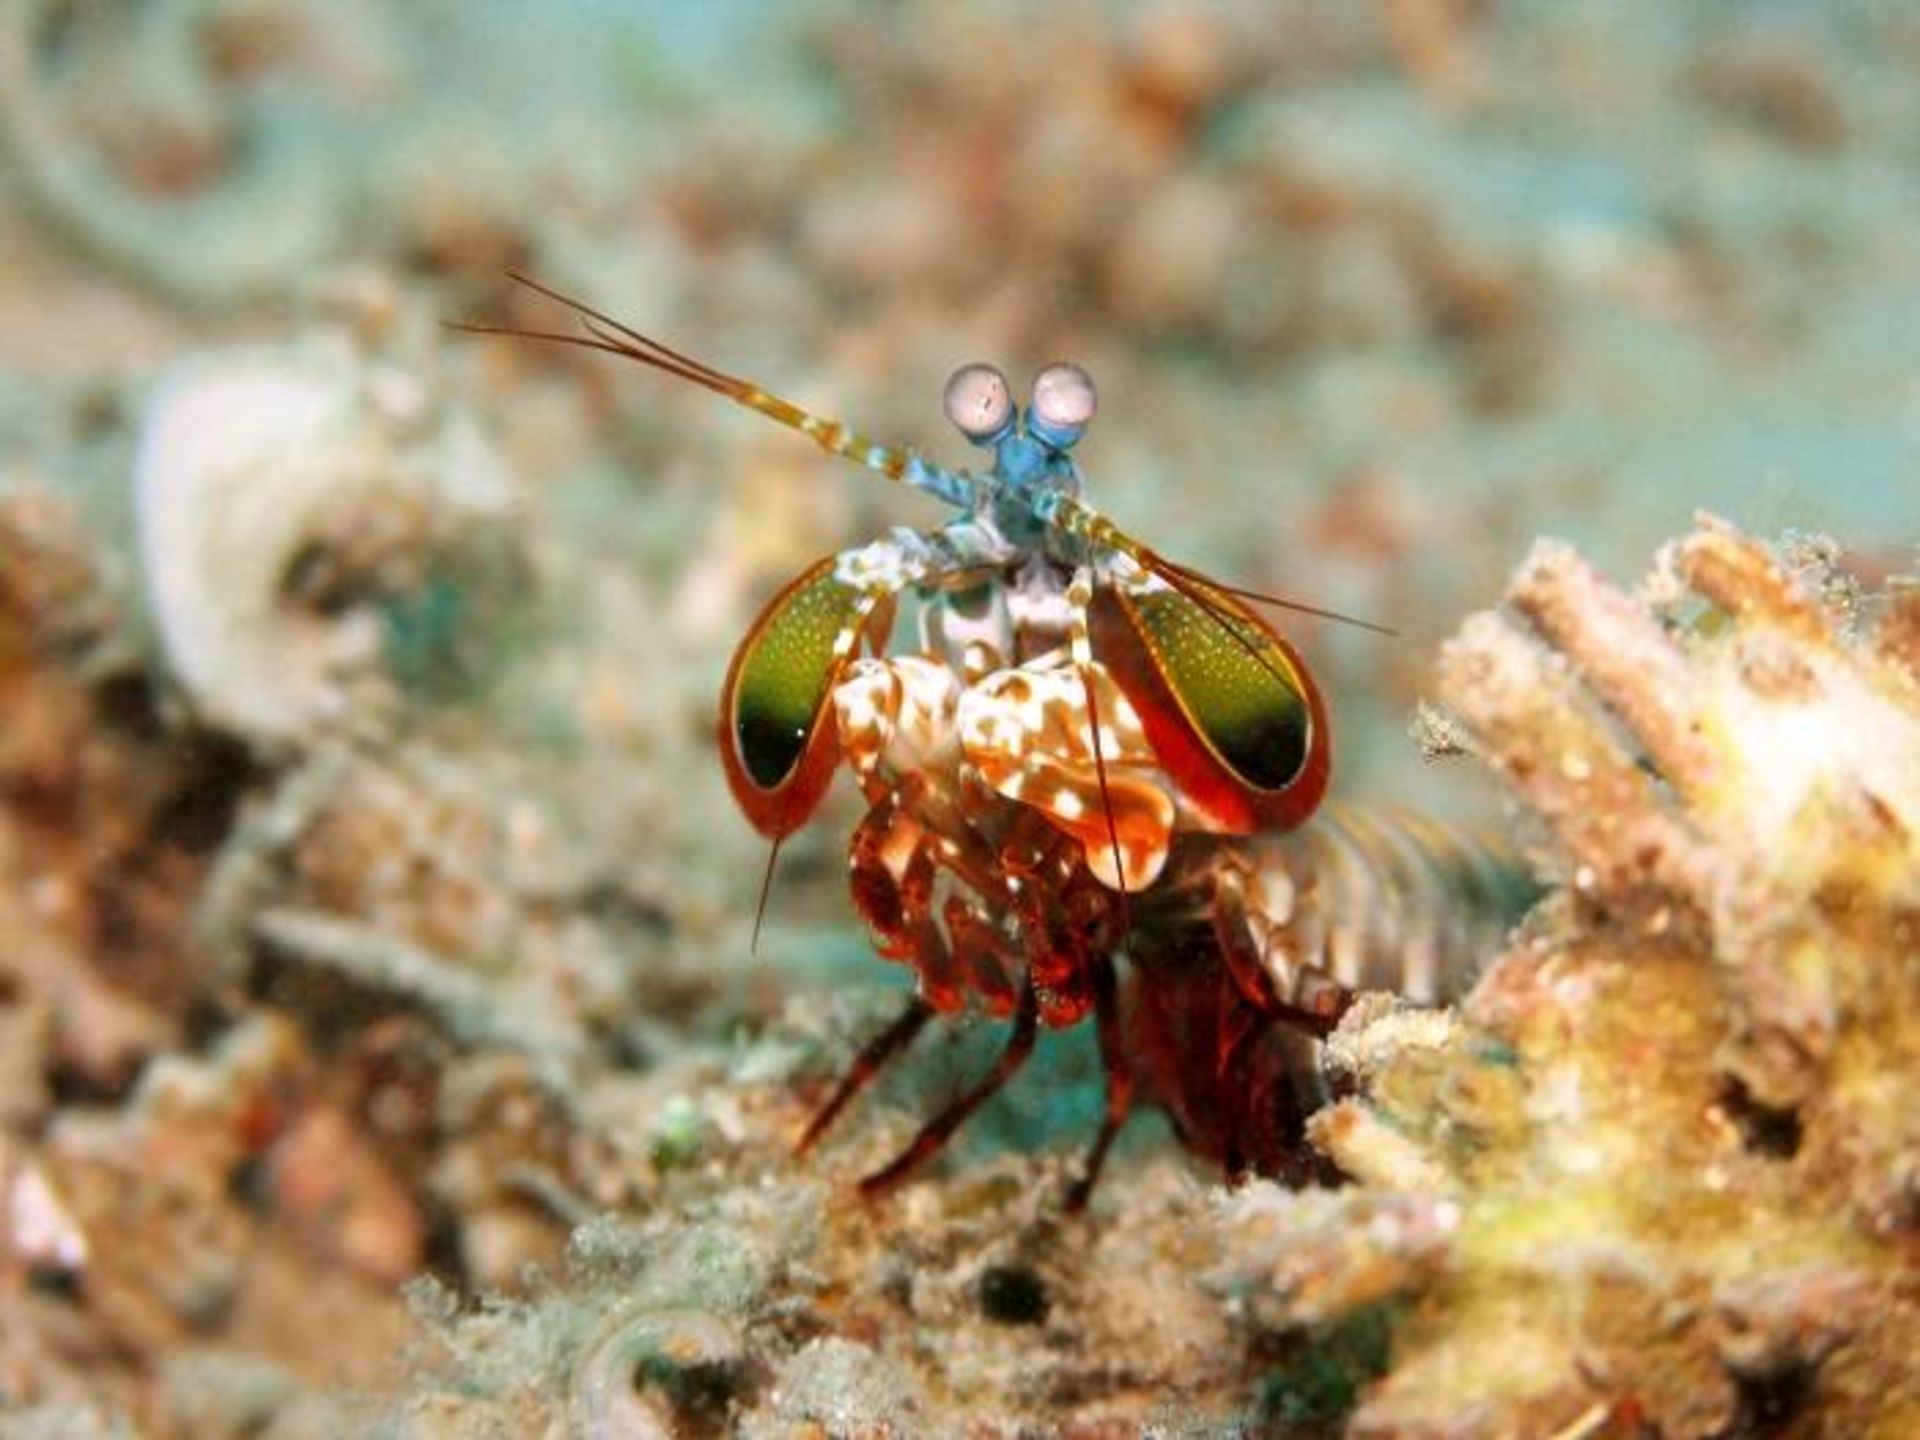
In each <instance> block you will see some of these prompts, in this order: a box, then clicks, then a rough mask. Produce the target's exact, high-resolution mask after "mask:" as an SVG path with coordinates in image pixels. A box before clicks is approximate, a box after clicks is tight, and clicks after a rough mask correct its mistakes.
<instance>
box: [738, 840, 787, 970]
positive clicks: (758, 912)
mask: <svg viewBox="0 0 1920 1440" xmlns="http://www.w3.org/2000/svg"><path fill="white" fill-rule="evenodd" d="M786 838H787V837H786V836H784V835H776V836H774V837H773V844H771V845H769V846H768V847H767V870H766V873H765V874H764V875H762V876H761V877H760V903H759V904H757V905H755V906H754V907H753V939H752V940H751V941H750V942H749V943H748V945H747V954H748V955H758V954H759V953H760V922H761V921H763V920H765V919H766V918H767V897H768V896H769V895H771V894H772V893H773V867H774V865H775V863H776V862H777V861H778V860H779V859H780V842H781V841H783V840H785V839H786Z"/></svg>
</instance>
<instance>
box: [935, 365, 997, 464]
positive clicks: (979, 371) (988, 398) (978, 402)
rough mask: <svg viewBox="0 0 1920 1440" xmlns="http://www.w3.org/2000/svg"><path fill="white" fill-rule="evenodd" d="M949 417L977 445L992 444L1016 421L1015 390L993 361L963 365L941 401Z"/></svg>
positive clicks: (955, 373) (950, 382)
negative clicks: (1014, 408) (1014, 415)
mask: <svg viewBox="0 0 1920 1440" xmlns="http://www.w3.org/2000/svg"><path fill="white" fill-rule="evenodd" d="M941 403H942V405H944V406H945V407H946V412H947V419H949V420H951V421H952V422H953V423H954V426H955V427H956V428H957V429H958V430H959V431H960V433H961V434H962V435H964V436H966V437H967V439H969V440H971V441H972V442H973V443H974V444H976V445H991V444H993V443H994V442H995V441H997V440H998V439H1000V437H1001V436H1003V435H1005V434H1006V433H1007V428H1008V427H1009V426H1010V425H1012V424H1013V392H1012V391H1010V390H1008V389H1007V377H1006V376H1004V375H1002V374H1001V373H1000V372H999V371H998V370H996V369H994V368H993V366H991V365H962V366H961V367H960V368H959V369H958V370H956V371H954V372H953V378H952V379H950V380H948V381H947V393H946V395H945V397H944V398H943V399H942V401H941Z"/></svg>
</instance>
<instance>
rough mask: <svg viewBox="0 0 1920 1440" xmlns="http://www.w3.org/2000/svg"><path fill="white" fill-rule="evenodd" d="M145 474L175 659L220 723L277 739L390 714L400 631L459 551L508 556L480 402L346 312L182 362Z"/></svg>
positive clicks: (159, 612) (153, 423)
mask: <svg viewBox="0 0 1920 1440" xmlns="http://www.w3.org/2000/svg"><path fill="white" fill-rule="evenodd" d="M133 487H134V501H135V514H136V519H137V523H138V536H139V552H140V558H141V569H142V574H143V578H144V582H145V588H146V600H147V606H148V609H149V611H150V613H151V615H152V617H153V622H154V624H155V626H156V627H157V629H158V631H159V635H160V639H161V643H162V648H163V650H164V653H165V656H166V659H167V663H168V666H169V669H170V670H171V672H172V674H173V675H174V676H175V678H176V679H177V680H178V681H179V683H180V684H181V686H182V687H183V688H184V689H185V691H186V692H187V695H188V696H189V698H190V699H191V700H192V702H193V704H194V706H195V709H196V711H197V712H198V713H199V714H200V715H201V716H202V717H203V718H204V719H205V721H206V722H207V723H208V724H210V725H213V726H217V727H219V728H222V729H227V730H230V731H232V732H233V733H235V734H238V735H241V736H244V737H247V738H249V739H251V740H254V741H256V742H259V743H262V744H270V743H281V744H284V743H286V742H288V741H290V740H293V739H303V738H307V737H308V736H310V735H312V734H314V733H316V732H320V731H325V730H329V729H331V730H333V731H335V732H342V731H345V730H347V729H348V728H349V727H351V726H356V725H357V726H360V727H365V726H366V725H368V724H370V723H372V722H373V718H374V717H377V716H379V715H381V714H382V712H383V711H385V712H389V713H390V712H391V710H392V708H393V702H394V699H395V696H394V693H393V692H394V686H395V680H394V677H393V675H392V674H391V673H390V672H391V669H392V664H391V662H392V661H393V659H394V656H393V653H392V652H393V650H394V648H395V646H396V643H404V641H405V640H406V639H407V638H408V637H407V635H406V634H405V633H404V632H403V633H400V634H396V628H397V627H400V626H402V625H404V624H405V623H406V621H407V620H408V619H409V618H412V619H414V620H415V621H416V622H421V621H423V619H424V618H426V617H425V616H424V611H423V610H422V606H424V605H425V604H427V603H429V601H430V599H431V594H432V587H434V586H435V585H436V584H437V585H439V586H440V587H441V589H442V590H445V589H447V588H448V587H449V585H450V582H449V581H448V580H447V579H446V577H445V575H444V573H443V572H444V571H445V570H447V569H449V568H457V567H458V566H459V565H460V564H461V563H462V559H463V555H462V552H463V550H464V552H465V555H464V560H465V563H466V564H467V565H468V567H469V568H470V569H473V570H475V571H476V572H478V571H482V569H483V567H482V564H481V561H482V559H484V558H487V557H489V552H490V550H491V557H490V558H491V559H492V561H493V562H495V563H496V564H500V563H501V562H503V561H504V560H505V559H506V558H507V557H506V554H505V551H506V549H507V547H506V546H505V545H504V542H503V538H502V537H503V535H504V528H503V527H504V522H505V520H506V515H507V509H508V499H509V493H510V491H509V486H508V482H507V477H506V472H505V470H504V469H503V467H502V466H501V464H500V463H499V461H498V460H497V459H496V458H495V457H494V454H493V451H492V449H491V447H490V445H489V444H488V442H487V441H486V440H485V439H484V437H483V436H482V433H481V431H480V429H479V428H478V426H477V425H476V424H475V423H474V421H473V419H472V418H471V416H470V415H468V414H467V413H466V412H465V411H464V410H462V409H461V408H460V407H458V406H457V405H454V404H451V403H449V402H448V401H447V400H446V398H445V397H444V396H443V395H442V394H440V393H438V392H436V390H435V388H434V385H433V382H432V381H431V380H429V379H428V378H426V377H425V376H423V375H422V374H421V373H420V371H419V369H418V368H417V367H410V366H409V365H408V364H407V362H406V361H405V360H404V359H403V358H401V357H399V356H394V355H390V354H385V355H383V354H380V353H378V352H377V350H375V349H374V348H373V347H371V346H369V345H366V344H364V343H361V341H360V340H358V339H356V337H355V336H354V335H353V334H352V332H351V331H350V330H349V329H348V328H347V327H345V326H342V325H335V326H332V327H327V328H324V329H321V330H318V331H316V332H315V333H314V334H313V335H311V336H309V337H308V338H307V339H305V340H300V341H294V342H292V343H289V344H286V345H282V346H279V347H274V348H256V349H244V350H232V351H224V352H222V351H213V352H203V353H201V354H199V355H196V356H194V357H192V358H189V359H186V360H182V361H180V362H178V363H176V364H175V366H174V367H173V368H172V370H171V371H170V372H169V373H168V374H166V375H165V376H164V377H163V378H162V379H161V380H160V382H159V383H158V385H157V386H156V388H155V391H154V394H153V398H152V400H151V402H150V404H149V407H148V412H147V415H146V418H145V420H144V422H143V424H142V427H141V437H140V445H139V453H138V456H137V458H136V460H135V464H134V475H133ZM502 575H503V577H504V572H502ZM466 588H468V589H481V588H484V587H481V586H480V585H479V583H478V579H477V578H476V579H475V580H474V583H473V584H471V585H469V586H467V587H466ZM423 595H424V596H426V597H427V598H426V599H422V598H421V597H422V596H423ZM409 597H411V604H412V607H413V608H412V609H411V610H408V609H405V608H404V606H405V604H406V602H407V601H408V599H409ZM416 628H417V625H416Z"/></svg>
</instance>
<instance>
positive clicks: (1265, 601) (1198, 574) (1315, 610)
mask: <svg viewBox="0 0 1920 1440" xmlns="http://www.w3.org/2000/svg"><path fill="white" fill-rule="evenodd" d="M1156 558H1157V559H1158V560H1159V562H1160V564H1161V565H1163V566H1164V567H1165V568H1166V569H1168V570H1172V571H1175V572H1177V573H1178V574H1180V575H1183V576H1185V577H1186V578H1187V579H1189V580H1196V581H1198V582H1199V583H1200V584H1202V585H1209V586H1211V587H1212V588H1213V589H1215V590H1218V591H1220V592H1221V593H1223V594H1226V595H1235V596H1238V597H1239V598H1240V599H1242V600H1251V601H1253V603H1254V604H1256V605H1270V606H1272V607H1273V608H1274V609H1275V610H1292V611H1294V612H1295V613H1297V614H1300V615H1315V616H1318V617H1319V618H1320V619H1322V620H1337V621H1339V622H1340V623H1341V624H1342V625H1354V626H1358V627H1359V628H1360V629H1362V630H1371V631H1372V632H1373V633H1374V634H1376V635H1386V636H1390V637H1392V638H1394V639H1398V638H1399V636H1400V632H1399V631H1398V630H1395V629H1393V628H1392V627H1391V626H1387V625H1380V624H1377V623H1375V622H1374V621H1372V620H1362V619H1361V618H1360V617H1359V616H1357V615H1347V614H1344V613H1342V612H1341V611H1339V610H1324V609H1322V608H1321V607H1320V606H1318V605H1308V604H1306V603H1305V602H1303V601H1299V600H1287V599H1283V598H1282V597H1281V596H1278V595H1268V594H1266V593H1265V592H1264V591H1260V590H1248V589H1246V588H1245V587H1244V586H1240V585H1229V584H1227V583H1226V582H1224V581H1222V580H1216V579H1214V577H1213V576H1211V575H1208V574H1206V573H1205V572H1204V571H1200V570H1195V569H1194V568H1193V567H1192V566H1190V565H1182V564H1180V563H1179V562H1178V561H1174V560H1169V559H1167V557H1166V556H1164V555H1160V556H1157V557H1156Z"/></svg>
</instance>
